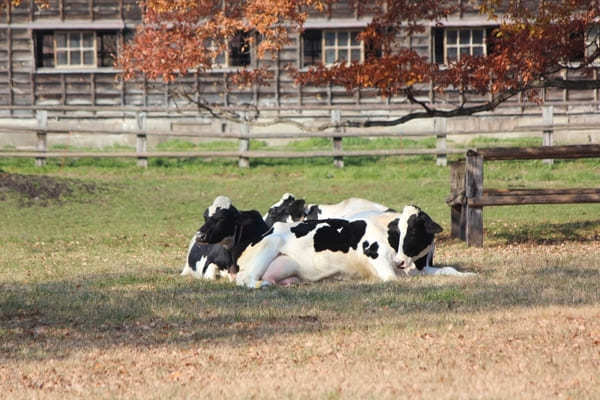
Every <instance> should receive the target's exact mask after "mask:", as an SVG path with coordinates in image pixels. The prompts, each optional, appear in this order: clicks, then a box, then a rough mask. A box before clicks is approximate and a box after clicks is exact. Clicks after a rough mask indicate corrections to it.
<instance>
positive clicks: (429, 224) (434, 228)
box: [425, 218, 443, 235]
mask: <svg viewBox="0 0 600 400" xmlns="http://www.w3.org/2000/svg"><path fill="white" fill-rule="evenodd" d="M425 231H427V233H430V234H432V235H435V234H436V233H440V232H442V231H443V229H442V227H441V226H439V225H438V224H437V223H436V222H435V221H433V220H432V219H431V218H427V220H426V221H425Z"/></svg>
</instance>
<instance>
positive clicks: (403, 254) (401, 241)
mask: <svg viewBox="0 0 600 400" xmlns="http://www.w3.org/2000/svg"><path fill="white" fill-rule="evenodd" d="M440 232H442V227H441V226H439V225H438V224H437V223H436V222H434V221H433V220H432V219H431V217H429V215H427V214H426V213H425V212H423V211H422V210H421V209H420V208H419V207H416V206H412V205H408V206H405V207H404V209H403V210H402V214H400V217H399V218H396V219H394V220H393V221H392V222H390V223H389V224H388V241H389V243H390V245H392V247H393V248H394V250H396V253H397V254H396V256H395V257H394V262H395V263H396V265H397V266H398V268H408V267H410V266H411V265H412V264H413V263H415V265H416V267H417V268H418V269H422V268H423V267H424V266H425V264H424V263H422V262H420V261H421V260H422V259H426V257H427V254H428V253H429V252H430V251H432V250H433V246H434V236H435V234H436V233H440Z"/></svg>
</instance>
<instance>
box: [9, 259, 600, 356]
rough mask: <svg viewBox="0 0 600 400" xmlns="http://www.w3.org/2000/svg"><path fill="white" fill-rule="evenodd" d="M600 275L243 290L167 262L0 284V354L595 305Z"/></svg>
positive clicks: (556, 273) (552, 270)
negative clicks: (154, 267)
mask: <svg viewBox="0 0 600 400" xmlns="http://www.w3.org/2000/svg"><path fill="white" fill-rule="evenodd" d="M565 278H566V279H565ZM598 278H600V271H599V270H598V269H593V268H590V269H585V270H575V269H569V270H565V269H563V268H561V267H559V266H550V267H547V268H542V269H537V270H535V271H531V272H529V273H525V275H524V276H523V274H522V273H516V272H515V274H514V279H509V280H508V281H507V282H506V283H503V284H497V283H492V282H489V281H488V280H486V279H485V275H483V274H482V275H481V276H479V277H475V278H467V279H455V278H447V279H444V278H433V277H421V278H410V279H408V278H407V279H406V280H401V281H399V282H395V283H385V284H384V283H368V282H355V281H335V282H323V283H316V284H305V285H300V286H297V287H292V288H271V289H267V290H248V289H245V288H240V287H236V286H234V285H232V284H228V283H211V282H199V281H194V280H189V279H184V278H181V277H179V276H174V275H173V274H172V271H170V270H169V271H166V270H165V271H160V272H158V273H152V274H150V273H147V274H137V275H136V274H122V275H113V274H111V275H98V276H92V277H90V278H86V279H79V280H67V281H57V282H50V283H40V284H31V285H23V284H5V285H4V286H3V287H2V290H1V291H0V310H1V311H0V338H1V340H0V343H1V344H0V359H1V358H10V359H21V358H23V359H45V358H49V357H66V356H68V355H69V353H70V352H74V351H77V350H78V349H90V348H108V347H110V346H115V345H117V346H118V345H143V346H152V345H160V344H177V345H182V346H186V345H192V344H194V343H198V342H203V343H206V342H208V343H214V344H215V345H216V344H218V343H221V342H224V341H225V342H227V343H235V344H238V345H245V344H248V343H250V342H252V341H253V340H256V339H259V338H269V337H272V336H277V335H288V334H298V333H302V332H317V331H323V330H329V329H336V328H340V327H342V328H344V329H346V328H349V329H361V327H364V326H368V325H369V324H374V323H375V324H381V323H382V321H383V323H384V324H386V325H388V324H389V326H391V327H393V326H406V325H411V324H412V325H419V324H423V323H436V322H435V321H438V322H437V323H443V321H445V320H447V318H448V317H449V316H451V315H455V316H457V318H460V315H464V314H468V313H473V312H485V311H494V310H500V309H508V308H513V307H543V306H550V305H584V304H598V302H599V301H600V279H598ZM440 279H441V280H442V282H443V284H442V285H440ZM424 321H429V322H424ZM432 321H433V322H432Z"/></svg>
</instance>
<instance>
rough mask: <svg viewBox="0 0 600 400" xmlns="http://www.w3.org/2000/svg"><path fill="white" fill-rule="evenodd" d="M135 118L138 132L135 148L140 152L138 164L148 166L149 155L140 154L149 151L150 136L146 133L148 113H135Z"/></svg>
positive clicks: (143, 166)
mask: <svg viewBox="0 0 600 400" xmlns="http://www.w3.org/2000/svg"><path fill="white" fill-rule="evenodd" d="M135 119H136V122H137V129H138V131H143V132H138V133H137V134H136V146H135V150H136V152H137V153H138V158H137V165H138V167H142V168H148V157H144V156H140V154H144V153H146V152H147V151H148V136H147V135H146V133H145V131H146V113H145V112H137V113H136V114H135Z"/></svg>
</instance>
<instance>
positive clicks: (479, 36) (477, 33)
mask: <svg viewBox="0 0 600 400" xmlns="http://www.w3.org/2000/svg"><path fill="white" fill-rule="evenodd" d="M482 43H483V30H481V29H474V30H473V44H482Z"/></svg>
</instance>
